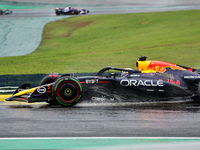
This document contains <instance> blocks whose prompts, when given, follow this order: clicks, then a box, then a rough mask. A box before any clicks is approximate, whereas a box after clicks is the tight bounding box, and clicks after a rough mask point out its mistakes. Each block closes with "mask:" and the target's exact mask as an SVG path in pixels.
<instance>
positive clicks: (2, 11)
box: [0, 9, 13, 15]
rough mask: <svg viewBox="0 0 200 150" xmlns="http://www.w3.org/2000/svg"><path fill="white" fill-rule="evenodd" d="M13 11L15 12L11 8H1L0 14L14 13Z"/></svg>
mask: <svg viewBox="0 0 200 150" xmlns="http://www.w3.org/2000/svg"><path fill="white" fill-rule="evenodd" d="M12 13H13V11H12V10H9V9H5V10H3V9H1V10H0V15H3V14H5V15H9V14H12Z"/></svg>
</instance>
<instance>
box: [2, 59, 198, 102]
mask: <svg viewBox="0 0 200 150" xmlns="http://www.w3.org/2000/svg"><path fill="white" fill-rule="evenodd" d="M146 58H147V57H139V61H137V62H136V67H137V70H132V69H130V68H125V69H122V68H115V67H105V68H103V69H101V70H100V71H99V72H97V73H96V75H95V76H80V77H74V76H71V75H70V74H57V73H51V74H49V75H48V76H46V77H44V78H43V79H42V81H41V84H40V85H39V86H38V87H34V88H30V84H23V85H22V86H20V87H19V88H18V89H17V90H16V91H15V93H14V94H13V95H12V96H11V97H9V98H7V99H6V100H7V101H24V102H29V103H32V102H47V103H50V104H61V105H64V106H72V105H75V104H77V103H79V102H83V101H85V102H86V101H87V102H107V103H116V102H124V103H125V102H134V103H135V102H137V103H138V102H154V103H155V102H169V101H170V102H171V101H173V102H180V101H183V102H188V101H196V100H199V99H200V74H199V70H197V69H193V68H188V67H184V66H180V65H176V64H172V63H168V62H163V61H147V60H146Z"/></svg>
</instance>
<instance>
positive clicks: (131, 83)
mask: <svg viewBox="0 0 200 150" xmlns="http://www.w3.org/2000/svg"><path fill="white" fill-rule="evenodd" d="M120 84H121V85H122V86H163V81H162V80H157V81H154V80H128V79H123V80H121V81H120Z"/></svg>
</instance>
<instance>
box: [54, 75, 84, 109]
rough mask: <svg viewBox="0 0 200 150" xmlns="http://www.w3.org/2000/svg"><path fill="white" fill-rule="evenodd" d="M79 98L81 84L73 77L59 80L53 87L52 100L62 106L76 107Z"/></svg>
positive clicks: (80, 95)
mask: <svg viewBox="0 0 200 150" xmlns="http://www.w3.org/2000/svg"><path fill="white" fill-rule="evenodd" d="M81 97H82V86H81V83H80V82H79V81H78V80H77V79H75V78H73V77H62V78H59V79H58V80H57V81H56V82H55V84H54V85H53V99H54V100H55V101H57V102H58V103H59V104H61V105H63V106H73V105H76V104H77V103H78V102H79V101H80V99H81Z"/></svg>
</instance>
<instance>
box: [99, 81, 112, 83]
mask: <svg viewBox="0 0 200 150" xmlns="http://www.w3.org/2000/svg"><path fill="white" fill-rule="evenodd" d="M99 83H110V81H99Z"/></svg>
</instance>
